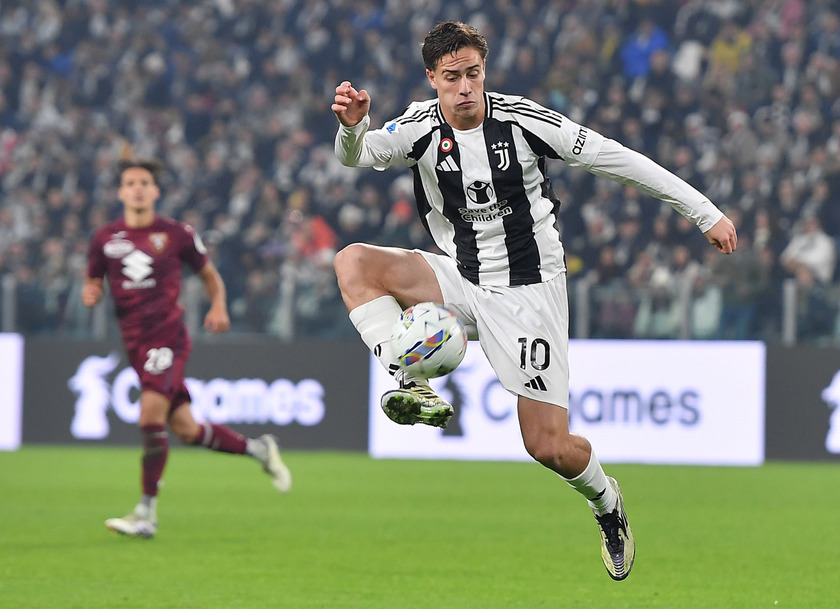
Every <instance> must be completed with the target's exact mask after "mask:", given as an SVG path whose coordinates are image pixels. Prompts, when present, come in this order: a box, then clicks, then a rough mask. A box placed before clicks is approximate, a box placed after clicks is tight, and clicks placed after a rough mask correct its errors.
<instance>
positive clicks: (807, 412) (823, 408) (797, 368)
mask: <svg viewBox="0 0 840 609" xmlns="http://www.w3.org/2000/svg"><path fill="white" fill-rule="evenodd" d="M767 458H768V459H785V460H807V461H840V351H838V350H837V349H836V348H831V347H813V346H799V347H781V346H771V347H768V349H767Z"/></svg>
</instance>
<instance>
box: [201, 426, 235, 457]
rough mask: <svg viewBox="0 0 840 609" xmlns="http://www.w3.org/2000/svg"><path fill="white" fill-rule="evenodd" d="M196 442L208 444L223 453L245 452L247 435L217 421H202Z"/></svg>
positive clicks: (208, 446)
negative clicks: (218, 423)
mask: <svg viewBox="0 0 840 609" xmlns="http://www.w3.org/2000/svg"><path fill="white" fill-rule="evenodd" d="M195 444H201V445H202V446H206V447H207V448H209V449H210V450H215V451H218V452H221V453H235V454H237V455H244V454H245V446H246V440H245V436H243V435H241V434H238V433H236V432H235V431H233V430H232V429H231V428H230V427H225V426H224V425H217V424H216V423H202V424H201V425H200V431H199V432H198V437H197V438H196V439H195Z"/></svg>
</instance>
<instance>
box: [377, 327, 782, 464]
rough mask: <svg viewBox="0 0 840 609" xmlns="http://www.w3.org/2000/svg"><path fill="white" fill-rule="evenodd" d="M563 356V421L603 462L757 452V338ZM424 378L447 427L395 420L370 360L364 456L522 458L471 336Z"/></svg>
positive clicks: (591, 345)
mask: <svg viewBox="0 0 840 609" xmlns="http://www.w3.org/2000/svg"><path fill="white" fill-rule="evenodd" d="M570 358H571V376H572V378H571V390H570V406H569V413H570V418H571V430H572V432H574V433H579V434H582V435H584V436H586V437H587V438H589V440H590V441H591V442H592V444H593V445H594V446H595V449H596V451H597V454H598V457H599V459H601V460H602V461H603V462H628V463H661V464H705V465H758V464H760V463H762V462H763V461H764V390H765V378H764V366H765V361H764V360H765V348H764V345H763V343H760V342H746V341H738V342H702V341H691V342H681V341H620V340H617V341H608V340H591V341H572V343H571V346H570ZM432 386H433V387H434V388H435V389H436V390H437V391H438V392H439V394H440V395H441V396H442V397H444V398H445V399H447V400H450V401H451V403H452V405H453V406H454V407H455V412H456V414H455V416H454V417H453V418H452V420H451V421H450V423H449V425H448V426H447V428H446V429H445V430H440V429H436V428H430V427H427V426H423V425H415V426H399V425H396V424H394V423H392V422H391V421H390V420H389V419H388V418H387V417H386V416H385V415H384V414H383V413H382V411H381V408H380V406H379V398H380V396H381V394H382V393H383V392H384V391H386V390H388V389H392V388H393V387H394V381H393V379H391V378H390V377H389V376H388V375H387V374H386V373H385V371H384V370H383V368H382V366H381V365H380V364H379V363H378V362H377V361H376V360H374V359H371V394H370V453H371V455H373V456H375V457H389V458H418V459H476V460H527V459H530V457H529V456H528V455H527V453H526V452H525V450H524V448H523V444H522V438H521V435H520V432H519V423H518V419H517V414H516V398H515V397H514V396H513V395H511V394H509V393H508V392H507V391H506V390H504V389H503V388H502V387H501V385H500V384H499V383H498V381H497V380H496V377H495V374H494V373H493V371H492V369H491V368H490V365H489V364H488V362H487V361H486V359H485V358H484V355H483V352H482V351H481V348H480V346H479V345H478V343H475V342H472V343H470V345H469V348H468V349H467V355H466V357H465V359H464V362H463V363H462V364H461V366H460V367H459V368H458V369H457V370H456V371H455V372H453V373H452V374H451V375H449V376H447V377H444V378H442V379H433V380H432Z"/></svg>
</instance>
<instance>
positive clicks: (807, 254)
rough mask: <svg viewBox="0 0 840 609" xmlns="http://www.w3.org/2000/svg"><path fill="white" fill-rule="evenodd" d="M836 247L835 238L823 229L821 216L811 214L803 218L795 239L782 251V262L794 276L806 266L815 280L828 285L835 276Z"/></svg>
mask: <svg viewBox="0 0 840 609" xmlns="http://www.w3.org/2000/svg"><path fill="white" fill-rule="evenodd" d="M835 247H836V246H835V244H834V240H833V239H832V238H831V237H829V236H828V235H827V234H826V233H825V232H824V231H823V229H822V226H821V225H820V221H819V218H817V217H816V216H814V215H809V216H807V217H805V218H803V219H802V221H801V222H800V223H799V228H798V230H797V231H796V234H795V235H794V237H793V239H791V240H790V243H788V245H787V247H785V249H784V250H783V251H782V255H781V262H782V265H783V266H784V268H785V270H786V271H787V272H788V273H790V274H791V275H792V276H794V277H796V276H797V273H798V269H799V268H800V267H805V268H807V269H808V271H809V273H810V274H811V275H812V276H813V279H814V280H815V281H817V282H819V283H820V284H822V285H826V284H828V283H829V282H830V281H831V280H832V279H833V277H834V266H835V263H836V258H837V252H836V249H835ZM803 277H804V276H803ZM809 281H810V280H809ZM809 281H805V283H809Z"/></svg>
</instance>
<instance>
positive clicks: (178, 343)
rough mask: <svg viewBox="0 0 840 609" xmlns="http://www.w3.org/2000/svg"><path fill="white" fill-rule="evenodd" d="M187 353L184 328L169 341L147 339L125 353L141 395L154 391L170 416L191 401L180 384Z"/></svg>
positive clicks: (164, 339)
mask: <svg viewBox="0 0 840 609" xmlns="http://www.w3.org/2000/svg"><path fill="white" fill-rule="evenodd" d="M191 351H192V343H191V342H190V339H189V336H188V335H187V332H186V329H185V328H184V329H181V330H180V331H178V332H177V333H176V334H175V335H173V336H170V337H157V338H150V339H149V340H148V342H145V343H139V344H137V345H136V346H135V347H134V348H133V349H131V350H129V351H128V359H129V361H130V362H131V367H132V368H134V370H135V371H136V372H137V375H138V376H139V377H140V387H141V389H142V391H154V392H156V393H160V394H161V395H163V396H164V397H166V399H167V400H169V402H170V412H171V411H173V410H175V409H176V408H177V407H178V406H180V405H182V404H186V403H188V402H189V401H190V399H191V398H190V392H189V391H188V390H187V386H186V384H185V383H184V368H185V367H186V365H187V360H188V359H189V356H190V352H191Z"/></svg>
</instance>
